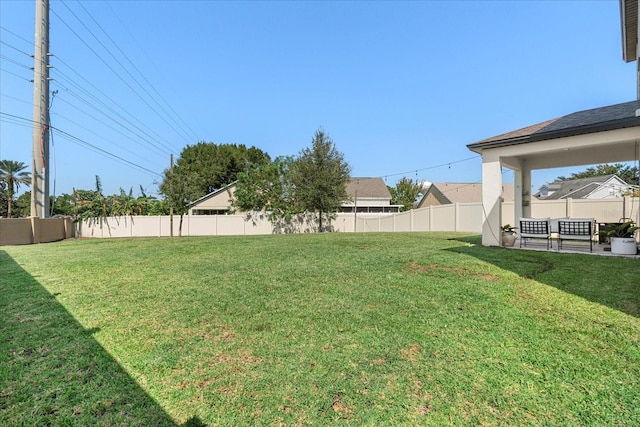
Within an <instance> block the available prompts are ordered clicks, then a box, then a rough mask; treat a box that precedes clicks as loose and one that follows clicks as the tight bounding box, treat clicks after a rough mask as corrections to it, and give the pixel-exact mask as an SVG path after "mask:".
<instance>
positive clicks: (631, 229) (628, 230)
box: [600, 221, 639, 238]
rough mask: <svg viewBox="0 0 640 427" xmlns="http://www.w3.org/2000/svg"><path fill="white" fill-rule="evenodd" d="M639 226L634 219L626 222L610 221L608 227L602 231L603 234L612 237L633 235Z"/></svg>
mask: <svg viewBox="0 0 640 427" xmlns="http://www.w3.org/2000/svg"><path fill="white" fill-rule="evenodd" d="M638 228H639V227H637V226H636V225H635V223H634V222H633V221H626V222H610V223H607V226H606V229H605V230H603V231H600V234H601V235H604V236H607V237H609V238H611V237H633V235H634V234H635V232H636V230H637V229H638Z"/></svg>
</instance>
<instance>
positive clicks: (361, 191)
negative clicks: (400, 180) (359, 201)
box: [347, 177, 391, 200]
mask: <svg viewBox="0 0 640 427" xmlns="http://www.w3.org/2000/svg"><path fill="white" fill-rule="evenodd" d="M356 191H357V192H358V194H357V196H358V198H362V197H370V198H380V199H388V200H391V193H390V192H389V189H388V188H387V185H386V184H385V183H384V180H383V179H382V178H359V177H352V178H349V181H347V195H348V196H349V197H351V198H354V197H355V196H356Z"/></svg>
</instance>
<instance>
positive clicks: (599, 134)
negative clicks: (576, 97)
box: [467, 101, 640, 246]
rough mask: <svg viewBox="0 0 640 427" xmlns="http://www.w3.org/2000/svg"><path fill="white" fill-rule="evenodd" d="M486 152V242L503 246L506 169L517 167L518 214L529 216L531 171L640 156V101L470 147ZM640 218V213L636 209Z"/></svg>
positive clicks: (568, 117) (636, 217)
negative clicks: (503, 173) (503, 181)
mask: <svg viewBox="0 0 640 427" xmlns="http://www.w3.org/2000/svg"><path fill="white" fill-rule="evenodd" d="M467 147H468V148H469V149H470V150H471V151H473V152H475V153H478V154H480V155H481V156H482V183H483V194H482V204H483V214H484V218H483V225H482V244H483V245H485V246H501V238H500V236H501V226H502V224H503V223H502V211H501V206H502V204H501V201H502V197H503V195H502V168H503V167H506V168H509V169H511V170H513V171H514V187H515V189H514V191H515V195H514V198H515V203H514V218H516V219H518V218H523V217H531V197H532V195H531V193H532V188H531V184H532V182H531V172H532V171H534V170H538V169H548V168H559V167H567V166H583V165H594V164H602V163H619V162H630V161H638V160H639V159H640V101H631V102H625V103H622V104H616V105H610V106H606V107H600V108H594V109H590V110H584V111H579V112H576V113H573V114H569V115H566V116H562V117H559V118H556V119H552V120H548V121H545V122H542V123H538V124H535V125H532V126H529V127H526V128H522V129H518V130H515V131H512V132H508V133H506V134H502V135H498V136H495V137H492V138H488V139H484V140H481V141H478V142H476V143H473V144H469V145H468V146H467ZM632 215H633V219H634V220H635V221H636V223H640V212H639V210H638V209H635V210H634V211H633V212H632Z"/></svg>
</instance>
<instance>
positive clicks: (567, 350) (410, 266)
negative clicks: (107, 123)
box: [0, 233, 640, 426]
mask: <svg viewBox="0 0 640 427" xmlns="http://www.w3.org/2000/svg"><path fill="white" fill-rule="evenodd" d="M639 420H640V261H638V260H631V259H617V258H610V257H597V256H589V255H582V254H558V253H555V252H553V251H552V252H548V253H545V252H531V251H518V250H507V249H499V248H484V247H481V246H479V238H478V237H477V236H465V235H462V234H452V233H447V234H444V233H442V234H438V233H412V234H408V233H407V234H340V233H334V234H320V235H318V234H307V235H278V236H256V237H213V238H206V237H203V238H175V239H168V238H167V239H164V238H162V239H127V240H117V239H114V240H69V241H64V242H59V243H52V244H43V245H33V246H16V247H2V248H1V249H0V425H3V426H4V425H7V426H8V425H11V426H19V425H65V426H67V425H79V426H86V425H105V426H112V425H122V426H132V425H139V426H150V425H191V426H201V425H233V426H237V425H247V424H257V425H287V426H288V425H333V424H335V423H341V424H345V425H372V426H379V425H408V426H413V425H432V426H441V425H456V426H457V425H598V426H604V425H638V424H639V423H640V421H639Z"/></svg>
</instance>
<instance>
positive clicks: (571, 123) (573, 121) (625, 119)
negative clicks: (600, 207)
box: [467, 101, 640, 153]
mask: <svg viewBox="0 0 640 427" xmlns="http://www.w3.org/2000/svg"><path fill="white" fill-rule="evenodd" d="M638 109H640V101H630V102H624V103H622V104H615V105H609V106H607V107H599V108H592V109H590V110H584V111H578V112H577V113H573V114H568V115H566V116H562V117H558V118H556V119H552V120H547V121H546V122H542V123H538V124H535V125H532V126H528V127H525V128H522V129H518V130H515V131H512V132H508V133H504V134H502V135H498V136H494V137H491V138H487V139H483V140H481V141H478V142H475V143H473V144H469V145H467V147H468V148H469V149H470V150H471V151H474V152H476V153H480V152H481V151H482V150H483V149H485V148H494V147H502V146H507V145H516V144H526V143H527V142H534V141H543V140H547V139H555V138H562V137H567V136H573V135H582V134H587V133H595V132H602V131H607V130H615V129H622V128H627V127H634V126H640V117H636V110H638Z"/></svg>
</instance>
